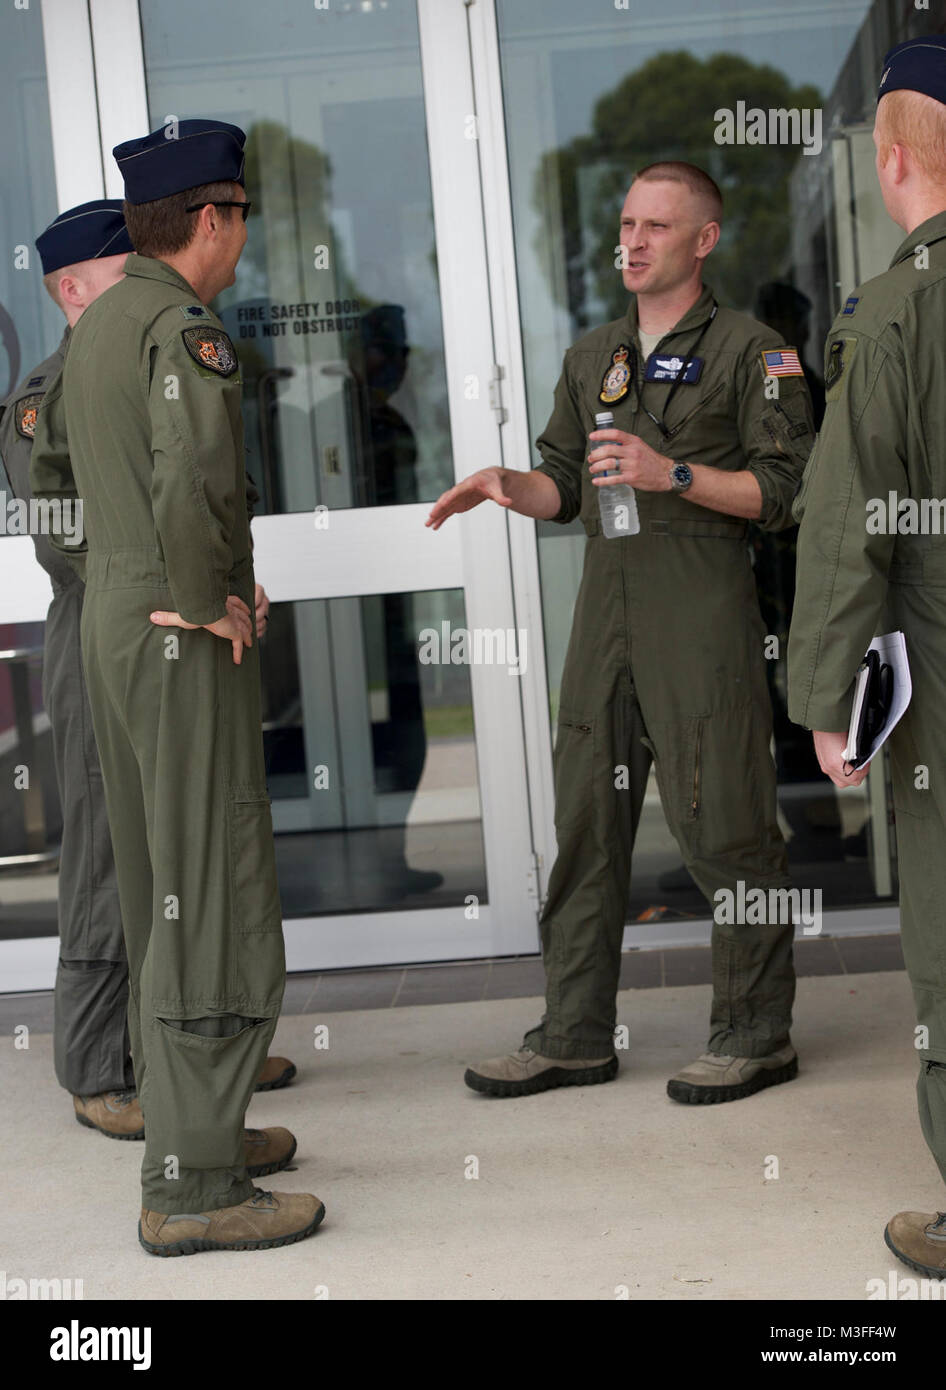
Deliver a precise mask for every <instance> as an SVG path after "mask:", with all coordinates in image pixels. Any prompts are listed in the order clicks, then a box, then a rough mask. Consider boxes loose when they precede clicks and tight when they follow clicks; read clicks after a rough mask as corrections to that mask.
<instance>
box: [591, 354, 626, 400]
mask: <svg viewBox="0 0 946 1390" xmlns="http://www.w3.org/2000/svg"><path fill="white" fill-rule="evenodd" d="M629 356H630V348H629V347H628V346H627V344H626V343H622V344H621V345H620V347H619V348H617V349H616V350H615V351H614V352H613V353H612V354H611V365H610V367H609V368H608V370H607V371H606V372H605V374H604V380H603V381H602V383H601V390H600V392H599V393H598V400H599V401H603V402H604V403H605V405H612V404H613V403H614V402H615V401H619V400H621V399H622V397H624V396H626V395H627V390H628V387H629V385H630V382H631V368H630V366H629V365H628V360H627V359H628V357H629Z"/></svg>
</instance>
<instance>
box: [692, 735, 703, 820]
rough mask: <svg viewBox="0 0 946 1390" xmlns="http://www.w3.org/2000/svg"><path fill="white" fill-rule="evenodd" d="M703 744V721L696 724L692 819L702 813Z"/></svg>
mask: <svg viewBox="0 0 946 1390" xmlns="http://www.w3.org/2000/svg"><path fill="white" fill-rule="evenodd" d="M702 746H703V721H702V720H700V722H699V723H698V724H697V726H696V752H695V754H694V758H693V799H692V800H691V802H690V819H691V820H692V819H694V818H695V817H696V816H698V815H699V813H700V752H701V750H702Z"/></svg>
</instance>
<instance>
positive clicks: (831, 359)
mask: <svg viewBox="0 0 946 1390" xmlns="http://www.w3.org/2000/svg"><path fill="white" fill-rule="evenodd" d="M856 347H857V339H856V338H835V339H834V341H833V342H832V344H831V346H830V348H829V349H828V361H827V365H826V366H825V372H824V389H825V394H826V395H827V394H828V393H829V392H834V388H835V387H836V386H839V385H840V382H841V378H842V377H843V375H844V373H845V371H846V370H847V369H848V367H850V365H851V358H852V357H853V356H854V351H855V349H856ZM835 394H837V393H835ZM832 399H833V397H832Z"/></svg>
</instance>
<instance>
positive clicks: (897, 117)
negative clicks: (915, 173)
mask: <svg viewBox="0 0 946 1390" xmlns="http://www.w3.org/2000/svg"><path fill="white" fill-rule="evenodd" d="M876 128H877V150H878V154H879V155H880V158H881V162H882V163H886V162H887V160H888V159H889V158H890V149H891V146H893V145H905V146H906V148H907V149H908V150H909V151H910V153H911V155H912V156H913V158H914V161H915V162H916V165H917V167H918V168H919V169H920V171H921V173H923V174H924V175H925V176H926V178H928V179H929V180H930V182H931V183H935V184H936V185H937V186H938V187H942V186H943V185H944V184H946V106H944V105H943V104H942V102H939V101H937V100H936V99H935V98H934V97H931V96H927V95H926V94H925V93H924V92H913V91H895V92H888V93H887V95H886V96H885V97H884V98H883V99H882V100H881V102H880V104H879V105H878V107H877V120H876Z"/></svg>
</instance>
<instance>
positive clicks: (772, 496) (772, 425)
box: [525, 288, 813, 1058]
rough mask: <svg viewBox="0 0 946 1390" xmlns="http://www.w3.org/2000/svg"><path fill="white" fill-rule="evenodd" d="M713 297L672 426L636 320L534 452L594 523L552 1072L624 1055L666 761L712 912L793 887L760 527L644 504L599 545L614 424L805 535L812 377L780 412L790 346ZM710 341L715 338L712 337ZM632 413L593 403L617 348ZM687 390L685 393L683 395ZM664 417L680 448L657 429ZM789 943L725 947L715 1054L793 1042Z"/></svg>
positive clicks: (570, 748)
mask: <svg viewBox="0 0 946 1390" xmlns="http://www.w3.org/2000/svg"><path fill="white" fill-rule="evenodd" d="M713 304H714V299H713V295H712V292H711V291H710V290H709V289H708V288H704V290H703V293H702V295H701V297H700V299H699V300H698V301H697V303H696V304H695V305H694V306H693V307H692V308H691V309H690V310H689V311H688V312H687V313H686V314H685V315H684V316H683V318H682V319H681V320H680V322H679V323H678V324H677V325H676V327H675V328H674V329H673V330H672V331H671V332H670V333H668V334H666V335H665V336H664V338H663V339H661V344H659V345H658V348H657V350H656V351H655V353H654V354H653V355H652V358H651V359H649V361H651V362H652V361H653V358H654V357H656V356H658V355H659V356H661V357H665V356H670V355H676V357H677V358H679V359H681V360H680V361H679V363H678V369H679V368H680V367H682V365H683V359H685V357H686V355H687V353H688V352H690V353H694V354H696V356H697V357H698V358H699V359H701V360H702V364H703V365H702V368H701V369H700V370H699V374H698V380H696V381H693V382H691V381H689V380H685V381H681V384H680V385H679V386H678V387H677V389H676V392H675V394H674V396H673V399H672V401H671V402H670V403H669V407H668V406H667V401H668V395H669V392H670V385H669V384H668V382H667V381H666V380H663V381H659V380H652V381H646V382H642V377H643V373H644V368H643V366H642V365H641V364H640V362H639V351H638V345H637V336H636V335H637V301H636V299H634V298H632V299H631V303H630V307H629V309H628V312H627V314H626V315H625V317H624V318H621V319H617V320H615V321H614V322H612V323H609V324H606V325H604V327H602V328H597V329H595V330H594V331H593V332H591V333H589V334H587V335H586V336H585V337H584V338H582V339H580V340H579V341H578V342H577V343H576V344H575V345H574V346H573V347H571V348H570V349H569V350H568V352H567V353H566V354H565V361H564V366H563V371H562V375H561V378H560V380H559V382H558V385H557V387H556V391H555V404H554V409H553V411H552V415H551V418H550V420H549V422H548V425H547V426H546V428H545V431H544V433H543V434H542V436H541V437H540V439H539V440H538V441H537V444H538V448H539V451H540V453H541V454H542V458H543V463H542V464H540V465H539V468H540V471H542V472H544V473H546V474H548V476H549V477H550V478H552V479H553V480H554V482H555V483H556V485H557V487H558V490H559V492H560V494H561V498H562V506H561V510H560V511H559V513H558V515H557V516H556V517H555V520H556V521H560V522H569V521H572V520H573V519H574V518H575V517H578V516H580V517H581V521H582V524H583V525H584V528H585V532H586V534H587V536H588V540H587V541H586V548H585V562H584V571H583V575H582V581H581V587H580V590H579V593H578V598H577V601H576V604H575V613H574V619H573V623H572V631H571V638H570V641H569V646H568V653H567V656H566V661H565V669H564V673H563V677H562V688H561V704H560V708H559V715H558V731H557V738H556V745H555V823H556V835H557V840H558V856H557V859H556V862H555V866H554V868H553V870H552V874H551V876H550V880H549V888H548V898H547V901H546V904H545V907H544V910H543V913H542V918H541V933H542V953H543V958H544V962H545V970H546V978H547V990H546V1013H545V1016H544V1018H543V1021H542V1023H541V1024H540V1025H539V1027H538V1028H536V1029H534V1030H532V1031H531V1032H530V1033H528V1034H527V1035H526V1038H525V1044H526V1045H527V1046H529V1047H531V1048H533V1049H534V1050H535V1051H536V1052H539V1053H541V1054H542V1055H544V1056H547V1057H574V1058H580V1057H589V1058H590V1057H604V1056H609V1055H610V1054H611V1052H612V1049H613V1033H614V1026H615V1008H616V998H615V996H616V993H617V988H618V981H619V975H620V964H621V941H622V935H623V930H624V922H625V915H626V909H627V898H628V885H629V882H630V871H631V851H632V848H633V845H634V838H635V835H636V832H637V826H638V822H639V819H640V813H641V806H642V804H643V800H644V793H645V790H646V785H647V778H648V773H649V770H650V765H651V760H654V763H655V770H656V775H657V784H658V787H659V790H660V798H661V802H662V804H663V809H664V814H665V816H666V818H667V824H668V825H669V827H670V830H671V832H672V833H673V835H674V837H675V839H676V841H677V843H678V845H679V847H680V852H681V854H682V856H683V859H684V862H685V864H686V866H687V868H688V869H689V871H690V873H691V874H692V875H693V878H694V879H695V880H696V882H697V884H698V885H699V887H700V889H701V890H702V892H703V893H704V894H705V895H706V897H707V899H708V901H709V903H710V905H711V907H714V906H715V902H714V896H713V895H714V893H715V892H716V891H717V890H718V889H729V890H730V891H731V892H733V894H736V893H737V892H738V889H737V886H736V885H737V883H738V881H739V880H742V881H743V882H744V884H745V885H746V888H747V889H748V888H763V889H768V888H780V887H787V886H788V883H789V878H788V865H787V858H786V853H785V846H784V842H783V840H782V835H781V832H780V831H779V827H778V823H777V819H776V784H775V767H774V764H773V761H772V755H771V751H770V739H771V733H772V711H771V704H770V701H769V695H768V690H767V687H766V678H765V669H764V660H765V656H764V636H765V633H764V630H763V626H762V619H761V616H760V613H759V605H758V601H757V598H756V590H755V584H754V581H753V574H752V566H751V562H750V555H749V549H748V545H747V539H746V536H747V523H746V522H745V521H744V520H741V519H739V518H737V517H732V516H728V515H724V514H722V513H719V512H714V511H711V510H709V509H707V508H705V507H701V506H699V505H697V504H695V503H693V502H691V501H689V500H688V499H687V498H686V497H685V496H681V495H679V494H677V493H674V492H644V491H640V490H638V491H637V493H636V498H637V506H638V510H639V514H640V524H641V529H640V533H639V534H638V535H633V536H626V537H618V538H616V539H608V538H606V537H605V536H604V535H603V534H602V533H601V528H600V520H599V508H598V495H597V493H598V490H597V489H596V488H595V486H594V485H593V483H592V482H591V474H590V473H589V469H588V463H587V456H588V453H589V452H590V450H591V448H592V447H593V446H591V445H589V443H588V435H589V433H590V432H591V431H592V430H593V429H594V428H595V421H594V417H595V414H596V413H598V412H600V411H603V410H608V409H609V410H611V411H612V412H613V415H614V425H615V428H616V429H620V430H625V431H627V432H628V433H630V434H636V435H639V436H640V438H641V439H643V440H644V441H645V442H646V443H647V444H649V445H651V447H652V448H654V449H656V450H658V452H660V453H662V454H665V455H667V456H668V457H670V458H672V459H673V460H674V461H678V462H689V463H700V464H707V465H710V466H712V467H715V468H722V469H727V470H739V469H745V468H748V469H749V470H750V471H751V472H752V473H753V475H754V476H755V478H756V479H757V481H758V483H759V487H760V489H761V492H762V514H761V517H760V519H759V524H760V525H762V526H763V527H765V528H766V529H771V530H778V529H780V528H782V527H784V526H787V525H789V524H790V523H791V502H792V498H793V496H794V494H795V491H796V488H797V485H798V482H799V479H800V477H801V473H802V468H803V465H804V461H805V459H806V458H807V456H808V452H809V449H810V446H811V439H812V433H813V431H812V424H811V403H810V398H809V395H808V388H807V386H806V384H805V380H804V377H803V376H802V375H801V374H799V375H796V376H790V377H780V378H779V379H778V380H779V386H778V390H779V399H778V400H768V399H766V395H765V390H764V386H765V379H766V375H765V371H764V368H763V362H762V356H761V354H762V351H763V350H764V349H773V348H777V347H779V346H780V345H781V339H780V338H779V337H778V335H777V334H773V332H772V330H771V329H768V328H765V327H764V326H763V325H762V324H759V323H756V322H755V320H753V319H750V318H747V317H746V316H744V315H742V314H737V313H734V312H732V311H731V310H728V309H722V308H721V309H719V311H718V313H717V314H716V317H715V319H714V320H713V321H712V322H710V316H711V313H712V309H713ZM704 329H705V333H703V336H702V338H700V334H701V332H703V330H704ZM622 347H626V348H628V349H629V351H630V362H629V365H631V366H632V367H633V372H632V377H631V382H630V387H629V389H628V391H627V394H626V395H625V396H624V397H623V398H622V399H620V400H618V401H616V402H615V403H614V404H611V405H609V404H607V403H604V402H602V401H601V400H600V399H599V392H601V391H602V388H603V382H604V378H605V375H606V373H608V372H609V370H610V369H611V367H612V365H613V361H614V354H615V352H617V351H618V350H619V349H620V348H622ZM688 375H689V374H688ZM665 408H666V410H667V413H666V420H665V428H666V429H667V430H668V431H669V435H670V437H669V439H665V438H664V437H663V436H662V435H661V433H660V430H659V429H658V427H657V425H655V424H654V422H653V421H652V420H651V419H650V418H649V417H648V415H647V414H646V411H647V410H649V411H650V412H651V413H652V414H653V415H655V416H656V417H657V418H658V419H661V418H662V412H663V411H664V409H665ZM792 936H793V929H792V926H791V925H769V926H754V925H745V924H742V925H738V924H737V925H724V924H720V923H719V922H716V921H714V926H713V937H712V942H713V1003H712V1010H711V1019H710V1039H709V1051H711V1052H716V1053H731V1054H733V1055H736V1056H740V1057H761V1056H766V1055H767V1054H769V1053H771V1052H773V1051H775V1050H776V1049H777V1048H779V1047H781V1046H782V1045H783V1044H784V1043H785V1042H786V1041H787V1040H788V1034H789V1028H790V1026H791V1009H792V1002H793V999H794V989H795V976H794V969H793V964H792Z"/></svg>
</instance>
